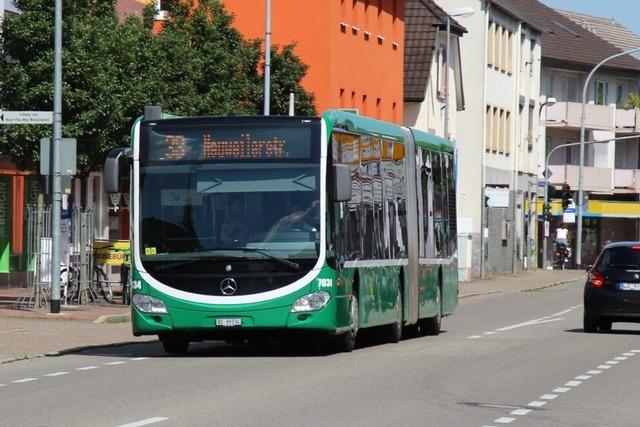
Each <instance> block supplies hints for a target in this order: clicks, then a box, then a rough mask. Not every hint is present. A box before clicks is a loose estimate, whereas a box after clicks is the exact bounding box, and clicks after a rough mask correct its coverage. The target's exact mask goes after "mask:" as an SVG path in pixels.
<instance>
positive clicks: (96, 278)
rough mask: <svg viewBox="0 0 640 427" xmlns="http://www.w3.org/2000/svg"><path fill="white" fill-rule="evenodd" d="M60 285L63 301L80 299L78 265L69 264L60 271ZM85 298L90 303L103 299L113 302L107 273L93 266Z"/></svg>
mask: <svg viewBox="0 0 640 427" xmlns="http://www.w3.org/2000/svg"><path fill="white" fill-rule="evenodd" d="M60 283H61V284H62V286H61V293H62V298H63V300H64V301H73V300H78V299H79V298H80V291H81V289H80V270H79V268H78V265H75V264H71V265H69V266H63V267H62V268H61V269H60ZM87 290H88V292H87V297H88V298H89V299H90V300H91V301H94V302H95V301H99V300H100V299H104V300H105V301H107V302H113V289H112V287H111V282H110V281H109V277H108V276H107V273H105V272H104V270H103V268H102V267H101V266H99V265H94V267H93V274H92V277H91V280H90V281H89V286H88V287H87Z"/></svg>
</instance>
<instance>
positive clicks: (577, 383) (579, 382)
mask: <svg viewBox="0 0 640 427" xmlns="http://www.w3.org/2000/svg"><path fill="white" fill-rule="evenodd" d="M580 384H582V381H567V383H566V384H565V385H566V386H567V387H576V386H579V385H580Z"/></svg>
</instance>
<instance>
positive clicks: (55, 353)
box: [0, 340, 157, 365]
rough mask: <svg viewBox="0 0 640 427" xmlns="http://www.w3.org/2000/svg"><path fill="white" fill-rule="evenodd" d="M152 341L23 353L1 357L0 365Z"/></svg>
mask: <svg viewBox="0 0 640 427" xmlns="http://www.w3.org/2000/svg"><path fill="white" fill-rule="evenodd" d="M154 341H157V340H149V341H122V342H115V343H107V344H92V345H84V346H80V347H71V348H67V349H64V350H58V351H50V352H47V353H42V354H33V355H24V356H18V357H11V358H9V359H3V360H0V365H4V364H8V363H13V362H20V361H22V360H31V359H40V358H43V357H59V356H64V355H67V354H73V353H80V352H81V351H87V350H95V349H99V348H114V347H124V346H126V345H132V344H147V343H150V342H154Z"/></svg>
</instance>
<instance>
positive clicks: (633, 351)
mask: <svg viewBox="0 0 640 427" xmlns="http://www.w3.org/2000/svg"><path fill="white" fill-rule="evenodd" d="M631 353H640V350H631Z"/></svg>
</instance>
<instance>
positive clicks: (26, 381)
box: [11, 378, 37, 383]
mask: <svg viewBox="0 0 640 427" xmlns="http://www.w3.org/2000/svg"><path fill="white" fill-rule="evenodd" d="M36 380H37V378H22V379H21V380H15V381H11V382H12V383H28V382H29V381H36Z"/></svg>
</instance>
